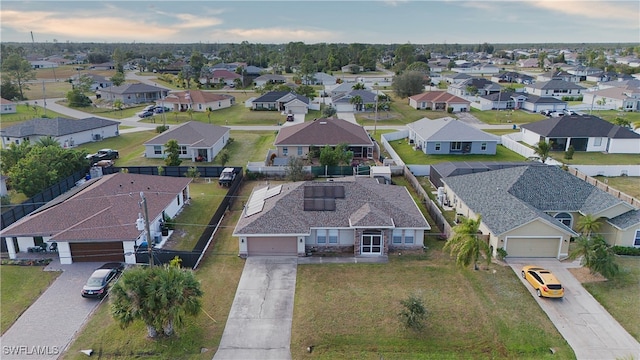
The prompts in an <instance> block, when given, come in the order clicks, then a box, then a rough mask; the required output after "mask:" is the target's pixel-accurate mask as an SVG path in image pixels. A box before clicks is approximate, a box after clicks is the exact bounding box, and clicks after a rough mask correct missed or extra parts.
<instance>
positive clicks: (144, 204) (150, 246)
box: [140, 191, 153, 266]
mask: <svg viewBox="0 0 640 360" xmlns="http://www.w3.org/2000/svg"><path fill="white" fill-rule="evenodd" d="M140 197H141V198H142V202H141V203H140V205H142V207H143V208H144V227H145V232H146V233H147V248H148V249H149V266H153V242H152V240H151V229H150V227H149V210H147V199H146V198H145V197H144V192H142V191H140Z"/></svg>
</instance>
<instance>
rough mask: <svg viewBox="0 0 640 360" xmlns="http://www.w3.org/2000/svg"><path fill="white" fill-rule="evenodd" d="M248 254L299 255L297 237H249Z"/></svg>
mask: <svg viewBox="0 0 640 360" xmlns="http://www.w3.org/2000/svg"><path fill="white" fill-rule="evenodd" d="M247 245H248V248H247V250H248V251H247V252H248V256H256V255H271V256H273V255H287V256H290V255H298V244H297V243H296V238H295V237H278V238H271V237H253V238H249V239H247Z"/></svg>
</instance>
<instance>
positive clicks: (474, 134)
mask: <svg viewBox="0 0 640 360" xmlns="http://www.w3.org/2000/svg"><path fill="white" fill-rule="evenodd" d="M407 129H409V142H413V144H414V146H415V148H416V150H420V151H422V152H423V153H425V154H427V155H451V154H460V155H462V154H483V155H495V154H496V148H497V146H498V141H499V138H498V137H497V136H495V135H491V134H488V133H486V132H484V131H482V130H479V129H477V128H475V127H473V126H470V125H468V124H466V123H465V122H463V121H459V120H457V119H454V118H450V117H444V118H441V119H436V120H431V119H428V118H423V119H420V120H418V121H415V122H412V123H409V124H407Z"/></svg>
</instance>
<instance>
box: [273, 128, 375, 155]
mask: <svg viewBox="0 0 640 360" xmlns="http://www.w3.org/2000/svg"><path fill="white" fill-rule="evenodd" d="M340 144H347V145H348V149H349V150H351V151H353V157H354V158H356V159H372V158H373V148H374V144H373V140H371V137H370V136H369V134H368V133H367V131H366V130H365V129H364V127H362V126H360V125H357V124H354V123H352V122H349V121H347V120H342V119H337V118H327V119H324V118H323V119H316V120H314V121H308V122H304V123H302V124H295V125H291V126H287V127H283V128H280V130H279V131H278V135H276V140H275V141H274V145H275V146H276V152H275V154H276V157H277V158H282V161H280V162H279V165H286V164H287V158H288V157H291V156H298V157H303V158H306V157H307V156H308V154H309V151H310V149H311V148H312V147H324V146H331V147H335V146H338V145H340Z"/></svg>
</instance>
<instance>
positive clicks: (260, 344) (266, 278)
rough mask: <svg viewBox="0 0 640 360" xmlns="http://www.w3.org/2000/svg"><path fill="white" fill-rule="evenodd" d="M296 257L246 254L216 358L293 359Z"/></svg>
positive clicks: (224, 359) (216, 359)
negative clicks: (292, 324)
mask: <svg viewBox="0 0 640 360" xmlns="http://www.w3.org/2000/svg"><path fill="white" fill-rule="evenodd" d="M297 262H298V259H297V257H289V256H273V257H270V256H256V257H249V258H247V260H246V262H245V265H244V270H243V271H242V276H241V277H240V282H239V283H238V289H237V290H236V296H235V299H234V300H233V305H232V306H231V311H230V312H229V317H228V318H227V324H226V326H225V328H224V332H223V333H222V339H221V340H220V346H219V347H218V351H217V352H216V354H215V356H214V357H213V359H214V360H227V359H234V360H251V359H256V360H258V359H260V360H286V359H291V350H290V346H291V321H292V318H293V298H294V295H295V290H296V270H297Z"/></svg>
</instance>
